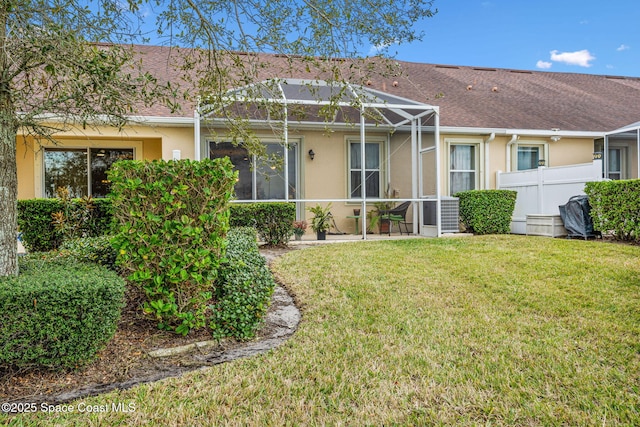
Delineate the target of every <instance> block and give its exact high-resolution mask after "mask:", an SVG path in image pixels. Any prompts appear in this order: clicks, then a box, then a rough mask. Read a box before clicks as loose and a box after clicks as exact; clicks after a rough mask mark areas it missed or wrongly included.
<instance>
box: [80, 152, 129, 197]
mask: <svg viewBox="0 0 640 427" xmlns="http://www.w3.org/2000/svg"><path fill="white" fill-rule="evenodd" d="M89 158H90V164H91V195H92V196H93V197H106V196H107V194H109V190H110V189H111V182H110V181H109V180H108V179H107V170H109V168H110V167H111V165H113V164H114V163H115V162H117V161H118V160H133V149H110V148H100V149H97V148H92V149H91V150H89Z"/></svg>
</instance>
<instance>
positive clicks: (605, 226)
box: [584, 179, 640, 242]
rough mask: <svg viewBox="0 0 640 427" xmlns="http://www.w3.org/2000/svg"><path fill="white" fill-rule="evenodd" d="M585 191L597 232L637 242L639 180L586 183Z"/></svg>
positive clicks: (639, 240)
mask: <svg viewBox="0 0 640 427" xmlns="http://www.w3.org/2000/svg"><path fill="white" fill-rule="evenodd" d="M584 191H585V193H587V195H588V196H589V204H590V205H591V217H592V218H593V228H594V229H595V230H596V231H600V232H602V233H607V234H612V235H613V236H614V237H615V238H616V239H618V240H625V241H636V242H640V179H632V180H622V181H600V182H588V183H587V184H586V185H585V188H584Z"/></svg>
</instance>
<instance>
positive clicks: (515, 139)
mask: <svg viewBox="0 0 640 427" xmlns="http://www.w3.org/2000/svg"><path fill="white" fill-rule="evenodd" d="M518 138H519V136H518V135H516V134H513V135H512V136H511V141H509V142H507V172H511V146H512V145H513V144H514V143H515V142H516V141H517V140H518Z"/></svg>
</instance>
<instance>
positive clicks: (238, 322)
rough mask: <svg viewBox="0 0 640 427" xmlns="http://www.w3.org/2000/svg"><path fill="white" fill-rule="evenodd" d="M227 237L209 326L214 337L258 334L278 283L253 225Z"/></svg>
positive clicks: (233, 231)
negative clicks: (258, 244)
mask: <svg viewBox="0 0 640 427" xmlns="http://www.w3.org/2000/svg"><path fill="white" fill-rule="evenodd" d="M227 237H228V239H229V246H228V247H227V261H226V262H225V263H223V264H222V265H221V266H220V274H219V276H218V280H217V281H216V287H215V290H214V300H215V304H214V305H213V306H212V307H211V309H212V313H213V314H212V319H211V323H210V327H211V330H212V334H213V336H214V337H215V338H222V337H234V338H236V339H240V340H246V339H250V338H252V337H253V336H254V335H255V331H256V329H257V328H258V326H259V325H260V323H261V321H262V319H263V317H264V315H265V313H266V312H267V308H268V307H269V301H270V300H271V295H272V294H273V289H274V287H275V282H274V280H273V276H272V275H271V272H270V271H269V269H268V268H267V265H266V261H265V259H264V257H263V256H262V255H260V252H259V251H258V246H257V244H256V231H255V230H254V229H253V228H248V227H245V228H233V229H231V230H230V231H229V234H228V236H227Z"/></svg>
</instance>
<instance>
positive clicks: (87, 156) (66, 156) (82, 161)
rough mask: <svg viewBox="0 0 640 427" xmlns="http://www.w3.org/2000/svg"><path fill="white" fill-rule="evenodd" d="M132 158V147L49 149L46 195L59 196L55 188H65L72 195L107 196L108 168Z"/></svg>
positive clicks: (46, 152) (46, 167)
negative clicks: (117, 162)
mask: <svg viewBox="0 0 640 427" xmlns="http://www.w3.org/2000/svg"><path fill="white" fill-rule="evenodd" d="M131 159H133V149H132V148H130V149H112V148H89V149H86V148H83V149H64V148H46V149H45V151H44V187H45V188H44V193H45V197H48V198H51V197H56V190H57V189H58V188H59V187H65V188H67V189H68V190H69V195H70V196H71V197H84V196H87V195H89V194H90V195H91V196H93V197H105V196H106V195H107V194H109V190H110V182H109V180H108V179H107V170H108V169H109V168H110V167H111V165H112V164H113V163H115V162H116V161H118V160H131Z"/></svg>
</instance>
